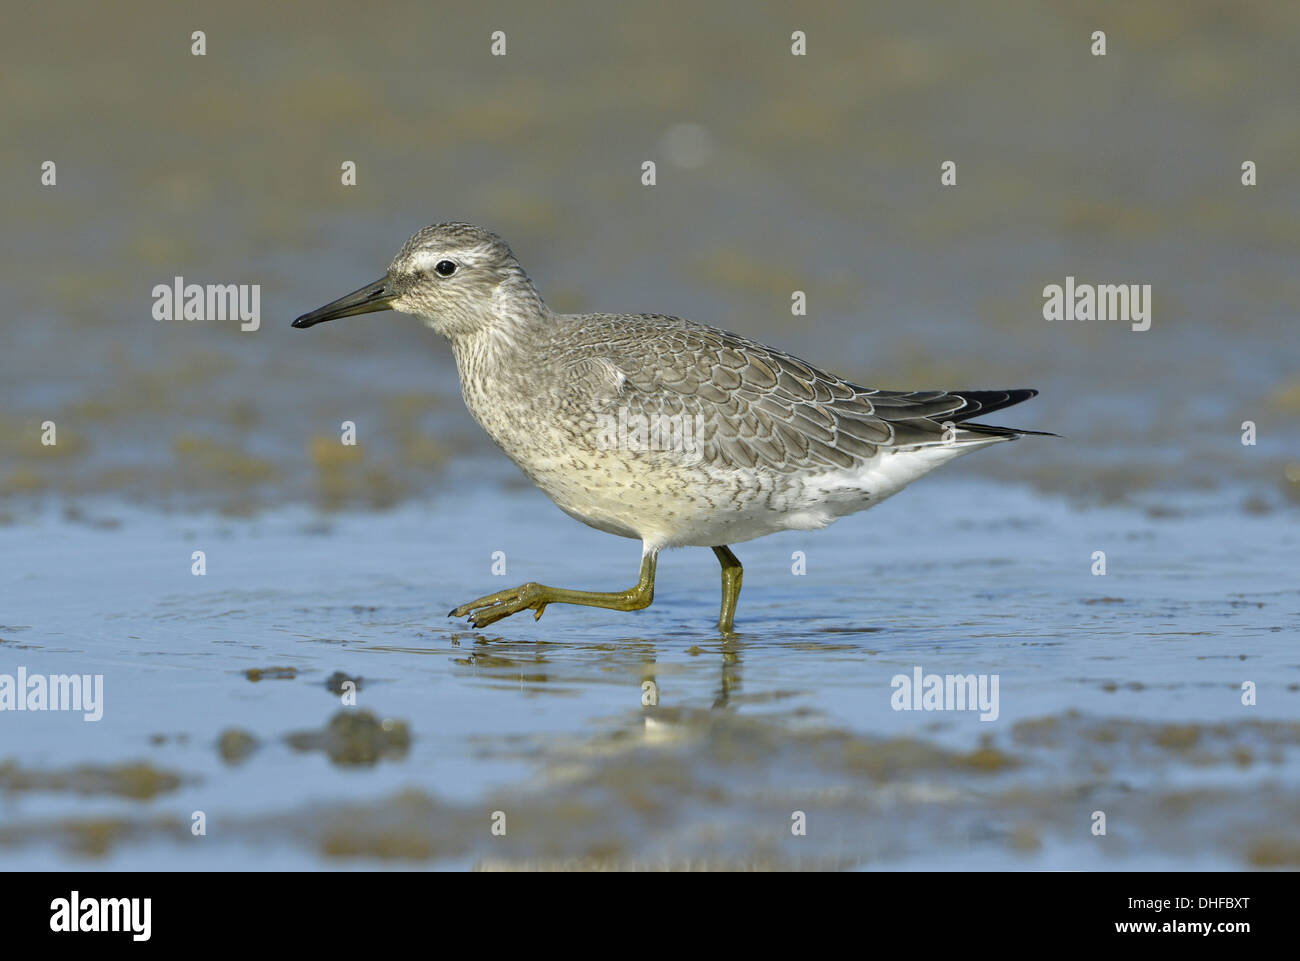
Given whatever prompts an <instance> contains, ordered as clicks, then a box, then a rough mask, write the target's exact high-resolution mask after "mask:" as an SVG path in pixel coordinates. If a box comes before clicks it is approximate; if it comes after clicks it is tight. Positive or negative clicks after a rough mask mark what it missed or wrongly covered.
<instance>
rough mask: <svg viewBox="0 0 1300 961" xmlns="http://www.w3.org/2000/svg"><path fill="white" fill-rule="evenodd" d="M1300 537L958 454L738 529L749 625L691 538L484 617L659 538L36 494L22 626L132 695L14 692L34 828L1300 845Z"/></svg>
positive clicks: (535, 844)
mask: <svg viewBox="0 0 1300 961" xmlns="http://www.w3.org/2000/svg"><path fill="white" fill-rule="evenodd" d="M1028 446H1029V445H1028V443H1027V442H1022V443H1021V444H1020V445H1017V447H1016V448H1012V449H1007V450H1005V451H1004V450H999V451H998V453H1007V454H1008V455H1009V456H1029V452H1028V450H1027V448H1028ZM1296 549H1297V536H1296V533H1295V530H1294V527H1292V526H1286V525H1279V524H1278V523H1276V521H1275V520H1274V519H1272V518H1267V517H1262V518H1261V517H1242V516H1239V515H1232V516H1230V517H1228V518H1225V517H1223V516H1221V515H1220V513H1219V512H1218V511H1216V510H1215V509H1214V505H1213V504H1212V503H1210V502H1208V501H1207V500H1205V499H1201V500H1199V501H1198V500H1197V499H1195V498H1188V499H1187V500H1186V503H1185V504H1184V506H1183V507H1182V508H1181V509H1180V510H1179V511H1178V512H1177V513H1176V514H1173V515H1172V516H1159V517H1148V516H1144V515H1141V514H1138V513H1136V512H1134V511H1131V510H1123V509H1114V508H1098V509H1092V510H1085V511H1078V510H1075V509H1072V508H1070V507H1069V506H1067V505H1066V504H1065V503H1063V502H1062V501H1060V500H1059V499H1054V498H1044V497H1040V496H1036V495H1030V494H1027V493H1025V492H1024V490H1023V489H1020V488H1010V489H1005V488H999V487H995V486H991V485H988V484H987V483H983V482H969V481H967V482H961V481H960V480H959V479H953V478H934V479H932V480H931V481H930V482H929V483H925V484H921V485H918V486H917V487H916V488H914V489H913V490H911V491H909V492H908V493H907V494H905V495H903V496H901V497H898V498H895V499H894V500H892V501H890V502H887V503H886V504H884V505H882V506H880V507H879V508H877V509H875V510H874V511H872V512H870V513H869V514H866V515H862V516H859V517H855V518H851V519H849V520H847V521H844V522H841V523H839V524H838V525H836V526H835V527H833V528H831V529H830V530H828V531H824V532H818V533H816V534H806V535H805V534H787V535H780V536H776V537H771V538H768V539H766V540H763V541H759V542H756V543H753V544H750V545H742V548H740V549H738V552H739V554H740V556H741V558H742V560H744V561H745V563H746V579H745V588H744V593H743V595H742V598H741V607H740V617H739V618H738V628H739V630H740V632H741V633H740V634H739V635H738V636H735V637H731V638H723V637H720V636H718V635H717V634H716V632H714V631H712V630H710V628H709V625H710V624H711V623H712V621H713V619H714V618H716V604H717V599H718V588H717V584H716V580H717V570H716V564H715V562H714V560H713V558H712V556H711V554H710V553H709V552H707V551H702V550H688V551H680V552H672V553H670V554H668V555H665V557H664V559H663V561H662V562H661V565H660V577H659V585H658V591H657V596H656V600H655V604H654V605H653V606H652V607H651V608H649V609H648V610H646V611H643V612H636V613H630V614H629V613H617V612H609V611H598V610H589V609H582V608H570V607H563V606H552V607H551V608H549V609H548V610H547V612H546V615H545V617H544V618H543V619H542V620H541V621H540V622H536V623H535V622H533V621H532V619H531V618H530V617H516V618H512V619H509V620H507V621H504V622H501V623H500V624H498V625H495V626H494V628H493V629H490V630H487V631H481V632H480V631H472V630H468V629H466V628H464V627H463V626H462V625H459V624H457V623H456V622H452V621H449V620H448V619H447V618H446V617H445V616H444V615H445V612H446V611H447V610H448V609H449V608H450V607H452V606H453V605H454V604H456V603H459V602H461V601H463V600H466V599H468V598H469V597H471V596H475V595H477V594H478V593H481V592H484V591H487V590H490V589H494V588H499V587H501V586H505V582H509V583H512V584H513V583H516V582H519V581H522V580H527V579H533V578H537V579H542V580H545V581H547V582H550V583H556V584H561V585H566V586H582V587H593V588H598V589H610V588H615V587H620V586H624V582H625V581H626V582H628V583H630V582H631V580H632V579H633V578H634V577H635V567H636V563H637V550H636V546H635V544H634V543H633V542H630V541H621V540H617V539H615V538H610V537H607V536H602V535H599V534H597V533H595V532H588V531H586V530H584V529H580V528H578V527H577V526H576V525H575V524H574V523H573V522H572V521H570V520H569V519H568V518H565V517H564V516H563V515H561V514H560V513H559V512H558V511H557V510H555V509H554V508H553V507H552V506H551V505H550V504H549V502H547V501H546V500H545V499H544V498H542V497H541V495H539V494H535V493H533V492H531V491H528V492H511V491H509V490H505V489H501V488H499V487H497V486H495V485H490V484H487V483H479V484H472V485H471V484H468V483H467V484H465V485H464V487H462V488H460V489H459V492H457V493H448V494H445V495H441V496H437V497H435V498H432V499H430V500H428V501H421V502H418V503H411V504H408V505H406V506H403V507H402V508H400V509H397V510H394V511H391V512H384V513H366V514H344V515H339V516H336V517H332V518H330V519H328V520H322V519H321V518H320V517H319V516H317V515H316V514H314V513H312V512H309V511H304V510H297V509H285V510H281V511H275V512H271V513H269V514H267V515H264V516H262V517H260V518H258V519H256V520H244V519H226V518H221V517H217V516H212V515H192V516H191V515H187V516H178V515H159V514H155V513H149V512H143V511H139V510H136V509H114V508H109V507H105V508H102V509H100V508H96V509H89V508H87V509H86V510H85V512H84V514H82V515H80V516H77V517H75V518H71V519H70V518H67V517H63V516H59V515H58V514H53V513H50V514H45V515H40V516H34V517H31V518H27V519H24V520H23V521H21V522H19V523H16V524H13V525H11V526H9V527H6V528H3V529H0V551H2V552H3V554H4V556H6V557H9V558H20V559H21V564H20V565H13V564H11V565H8V566H7V567H6V570H5V573H4V578H3V582H2V583H0V587H2V589H3V591H4V594H5V597H6V598H7V600H6V605H5V619H6V623H5V624H4V625H3V626H0V638H2V639H3V643H2V644H0V656H3V657H4V663H5V665H6V669H8V666H9V665H12V664H15V663H16V664H21V665H24V666H25V667H26V669H27V670H28V672H29V673H90V674H95V673H98V674H103V676H104V685H105V693H104V708H103V710H104V716H103V718H102V720H100V721H98V722H85V721H83V720H81V719H80V717H77V716H72V715H58V714H51V713H46V714H37V713H24V714H11V715H8V716H5V717H4V721H5V725H6V744H5V754H6V755H7V758H8V760H7V761H6V762H5V766H4V767H2V768H0V786H2V787H4V788H6V789H7V790H6V791H5V795H4V798H5V799H4V802H3V803H4V806H3V809H2V810H3V820H2V822H0V844H3V845H4V846H5V847H6V848H7V849H8V850H7V851H6V861H7V863H9V864H12V865H17V866H23V865H26V866H32V867H37V866H48V865H50V864H61V863H75V864H81V865H85V864H91V865H103V866H114V867H117V866H124V867H135V866H157V865H162V866H168V867H185V868H196V869H197V868H204V867H208V866H212V865H218V866H227V867H234V866H237V865H241V864H253V865H259V866H265V867H300V866H317V865H329V866H332V867H333V866H340V865H353V866H364V865H373V864H377V863H382V864H386V865H412V866H416V865H432V866H467V865H479V866H485V867H492V866H515V867H519V866H530V865H531V866H548V865H549V866H556V865H561V864H566V863H567V864H571V865H577V864H585V865H587V866H605V867H638V866H639V867H646V868H653V867H656V866H688V865H689V864H690V863H692V862H693V863H695V864H696V865H697V866H705V865H707V864H712V865H715V866H759V867H779V866H787V867H797V866H803V867H902V868H908V867H959V866H972V867H973V866H990V865H992V866H999V867H1013V868H1015V867H1103V866H1121V867H1143V868H1149V867H1152V866H1174V867H1230V868H1231V867H1250V866H1259V865H1270V864H1288V865H1294V863H1295V858H1296V853H1297V849H1296V848H1295V846H1294V845H1295V838H1296V836H1297V835H1296V830H1297V825H1298V824H1300V821H1298V820H1297V815H1298V814H1300V811H1298V810H1297V802H1296V798H1297V796H1298V795H1297V793H1296V787H1297V783H1296V782H1297V780H1298V779H1300V753H1298V752H1297V747H1298V745H1300V724H1297V723H1296V720H1295V718H1296V714H1297V707H1300V660H1298V659H1297V657H1296V653H1295V651H1296V649H1295V623H1296V618H1297V614H1300V585H1297V583H1296V581H1295V579H1294V564H1293V558H1294V556H1295V552H1296ZM195 550H202V551H203V552H204V554H205V558H206V564H207V573H206V574H205V575H204V576H201V577H200V576H194V575H193V574H192V573H191V560H190V558H191V555H192V553H193V551H195ZM1095 550H1104V551H1105V552H1106V555H1107V572H1106V574H1105V575H1104V576H1097V575H1094V574H1092V573H1091V571H1092V568H1093V561H1092V553H1093V551H1095ZM494 551H502V552H504V555H505V559H506V561H505V562H506V565H507V574H506V576H505V577H504V578H502V577H495V576H493V575H492V573H491V565H492V557H491V554H492V553H493V552H494ZM795 552H803V557H804V561H805V563H806V573H805V574H802V575H797V574H794V573H792V569H793V567H794V566H796V565H795V562H794V561H792V558H793V557H795V556H796V555H795ZM918 667H919V668H921V669H922V670H923V671H924V672H925V673H938V674H949V673H951V674H969V673H976V674H991V675H997V676H998V678H999V689H998V704H997V707H998V716H997V717H996V719H991V720H988V721H981V720H980V719H979V717H978V716H977V715H976V714H974V713H969V712H967V713H956V712H949V713H938V712H925V711H919V712H918V711H896V710H894V709H893V708H892V707H891V695H892V694H893V688H892V686H891V681H892V679H893V678H894V676H895V675H898V674H906V675H908V676H910V675H911V674H912V673H913V671H914V669H916V668H918ZM337 673H341V674H342V675H344V676H346V677H347V678H349V679H353V680H354V681H356V683H357V684H359V688H360V689H359V691H358V693H357V705H356V710H352V709H349V710H347V711H344V710H343V708H342V707H341V700H340V697H339V695H338V693H337V691H332V690H331V685H334V686H335V687H336V688H337V685H338V684H339V682H340V680H341V679H340V678H339V677H337V676H336V674H337ZM331 679H332V680H331ZM1244 682H1251V683H1253V684H1255V685H1257V688H1258V695H1257V700H1258V703H1257V704H1256V705H1255V706H1253V707H1245V706H1243V704H1242V690H1241V688H1242V684H1243V683H1244ZM647 702H649V703H647ZM362 712H367V713H362ZM369 715H373V721H372V720H371V719H370V717H369ZM385 721H389V722H392V723H389V724H387V725H385V723H384V722H385ZM1098 810H1100V811H1104V812H1106V814H1107V816H1108V818H1109V830H1108V833H1107V835H1106V836H1105V837H1104V838H1098V837H1094V836H1092V834H1091V833H1090V825H1091V823H1092V821H1091V818H1092V816H1093V815H1092V812H1094V811H1098ZM194 811H203V812H205V813H206V816H207V818H208V822H207V823H208V833H207V835H206V836H205V837H194V836H192V835H191V833H190V832H189V831H188V830H187V825H188V824H189V823H190V818H191V817H192V814H193V812H194ZM497 811H500V812H504V813H505V817H506V828H507V833H506V836H505V837H496V836H493V834H492V833H491V827H492V823H493V821H492V818H493V812H497ZM795 811H802V812H804V814H805V815H806V817H807V819H808V824H809V830H808V834H807V835H806V836H803V837H795V836H793V835H792V834H791V830H790V825H791V818H792V816H793V812H795Z"/></svg>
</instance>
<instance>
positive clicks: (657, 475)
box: [293, 223, 1038, 633]
mask: <svg viewBox="0 0 1300 961" xmlns="http://www.w3.org/2000/svg"><path fill="white" fill-rule="evenodd" d="M387 309H392V310H398V311H402V312H403V313H408V314H414V315H415V316H417V317H419V318H420V320H422V321H424V323H425V324H426V325H427V326H428V327H431V328H433V329H434V330H435V331H437V332H438V333H440V334H442V335H443V336H444V337H446V338H447V339H448V340H449V341H450V342H451V347H452V351H453V353H454V354H455V357H456V365H457V368H458V369H459V372H460V386H461V393H462V395H463V396H464V398H465V405H466V406H467V407H468V408H469V411H470V413H471V414H472V415H473V416H474V419H475V420H477V421H478V423H479V424H480V425H481V426H482V427H483V429H484V430H485V431H487V433H488V436H490V437H491V438H492V439H493V440H494V441H495V442H496V443H497V445H498V446H499V447H500V448H501V449H502V450H503V451H505V453H506V455H507V456H508V457H509V458H510V459H511V460H513V461H514V462H515V464H517V465H518V466H519V468H520V469H521V470H522V471H523V472H524V473H525V474H527V475H528V477H529V479H531V480H532V482H533V483H534V484H536V485H537V486H538V487H540V488H541V489H542V490H543V491H545V492H546V494H547V495H548V496H549V497H550V498H551V500H553V501H555V503H556V504H557V505H558V506H559V507H560V509H561V510H563V511H564V512H565V513H566V514H568V515H570V516H571V517H575V518H577V519H578V520H580V521H582V522H583V523H584V524H589V525H590V526H592V527H594V528H596V529H597V530H602V531H607V532H609V533H611V534H618V535H620V536H622V537H632V538H636V539H638V540H640V541H641V573H640V577H639V578H638V580H637V583H636V586H634V587H631V588H629V589H627V590H622V591H611V592H597V591H576V590H567V589H564V588H559V587H547V586H545V585H542V584H536V583H528V584H524V585H522V586H520V587H516V588H513V589H511V590H505V591H497V592H496V593H495V594H488V595H487V596H485V597H480V598H478V599H477V600H474V601H470V602H469V603H468V604H462V605H461V606H460V607H457V608H456V609H454V610H453V611H452V612H451V614H450V615H449V616H453V617H462V616H466V615H468V617H469V620H470V623H471V624H472V625H473V626H475V627H485V626H487V625H488V624H491V623H493V622H495V621H499V620H501V619H502V618H503V617H509V616H510V615H511V614H516V613H518V612H519V611H522V610H525V609H528V610H532V611H534V612H535V615H534V616H535V617H538V618H540V617H541V616H542V612H543V611H544V610H546V606H547V605H548V604H584V605H587V606H590V607H605V608H611V609H613V610H619V611H632V610H639V609H641V608H644V607H647V606H649V604H650V602H651V601H652V600H653V599H654V580H655V564H656V561H657V559H658V556H659V552H660V551H661V550H663V549H664V548H666V547H711V548H713V553H714V554H716V555H717V557H718V560H719V561H720V562H721V564H722V612H721V615H720V616H719V618H718V627H719V629H720V630H722V631H723V632H724V633H730V632H731V631H732V628H733V624H734V619H735V613H736V601H737V599H738V598H739V596H740V581H741V573H742V571H741V566H740V561H738V560H737V559H736V555H735V554H733V553H732V552H731V549H730V548H729V547H728V546H727V545H728V544H736V543H739V542H741V541H747V540H751V539H753V538H755V537H761V536H763V535H764V534H771V533H773V532H776V531H785V530H813V529H817V528H821V527H825V526H826V525H828V524H830V523H831V522H832V521H834V520H836V519H837V518H840V517H843V516H844V515H846V514H852V513H855V512H857V511H860V510H864V509H866V508H868V507H871V506H872V505H874V504H877V503H879V502H880V501H882V500H884V499H885V498H886V497H888V496H890V495H891V494H894V493H896V492H898V491H900V490H902V489H903V488H904V487H905V486H907V485H908V484H909V483H911V482H912V481H914V480H916V479H917V478H918V477H920V476H922V475H923V474H928V473H929V472H930V471H932V470H934V469H935V468H936V467H938V466H939V465H941V464H944V463H947V462H948V461H950V460H952V459H954V458H956V457H959V456H961V455H962V454H966V453H969V452H970V451H972V450H975V449H977V448H980V447H986V446H988V445H989V444H996V443H1000V442H1003V441H1008V440H1014V439H1015V438H1017V437H1019V436H1021V435H1022V434H1032V433H1038V432H1037V431H1025V430H1015V429H1012V428H1008V427H994V426H990V425H987V424H973V423H971V422H970V418H972V417H974V416H976V415H982V414H988V413H991V412H992V411H996V410H1001V409H1002V408H1003V407H1010V406H1011V405H1012V404H1018V403H1020V402H1021V401H1022V400H1026V399H1028V398H1030V397H1033V396H1034V395H1035V394H1036V393H1037V391H1034V390H1028V389H1012V390H918V391H892V390H873V389H871V388H867V387H859V386H858V385H857V384H852V383H849V382H848V381H846V380H843V379H841V378H839V377H836V376H835V375H834V374H829V373H827V372H826V371H823V370H819V369H818V368H816V367H814V366H812V365H811V364H808V363H805V362H804V361H802V360H799V359H798V358H797V357H793V356H791V355H790V354H786V353H783V352H782V351H779V350H776V349H774V348H771V347H766V346H764V345H763V344H760V343H758V342H756V341H753V340H750V339H748V338H747V337H742V336H740V335H739V334H733V333H729V332H727V331H724V330H718V329H716V328H713V327H709V326H706V325H704V324H697V323H693V322H691V321H689V320H682V319H681V318H678V317H664V316H661V315H658V314H557V313H553V312H552V311H551V310H549V309H548V308H547V306H546V304H545V303H544V302H543V301H542V298H541V296H540V295H539V294H538V293H537V289H536V288H535V287H534V286H533V284H532V281H530V280H529V279H528V275H527V274H525V273H524V270H523V268H522V267H521V266H520V265H519V262H518V261H517V260H516V259H515V256H514V254H512V253H511V252H510V248H509V247H507V246H506V244H505V242H504V241H502V240H501V238H500V237H498V236H496V235H495V234H493V233H490V232H488V231H486V230H484V229H482V228H481V227H475V226H472V225H470V224H460V223H447V224H436V225H434V226H432V227H425V228H424V229H423V230H421V231H420V232H419V233H417V234H416V235H415V236H414V237H412V238H411V239H410V240H408V241H407V242H406V244H405V245H404V246H403V247H402V249H401V250H400V251H398V253H397V256H396V257H395V258H393V262H392V263H391V264H389V266H388V273H387V274H385V275H384V276H383V277H382V278H380V279H379V280H377V281H375V282H374V283H371V284H366V285H365V286H364V287H362V288H361V289H359V290H356V291H353V292H352V293H350V294H348V295H346V296H344V297H340V298H339V299H338V300H336V301H334V302H333V303H330V304H326V305H325V306H324V307H321V308H320V309H319V310H314V311H312V312H311V313H309V314H303V315H302V316H301V317H299V318H298V319H297V320H295V321H294V322H293V326H295V327H311V326H313V325H315V324H319V323H322V322H324V321H327V320H334V319H336V318H339V317H347V316H350V315H352V314H364V313H369V312H371V311H376V310H387Z"/></svg>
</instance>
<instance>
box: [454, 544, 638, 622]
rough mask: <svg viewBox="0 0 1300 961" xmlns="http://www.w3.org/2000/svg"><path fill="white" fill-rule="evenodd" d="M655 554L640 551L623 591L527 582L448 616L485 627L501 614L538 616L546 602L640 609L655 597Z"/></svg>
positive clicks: (491, 595) (627, 609)
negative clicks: (636, 570) (635, 573)
mask: <svg viewBox="0 0 1300 961" xmlns="http://www.w3.org/2000/svg"><path fill="white" fill-rule="evenodd" d="M658 557H659V553H658V551H646V552H645V553H644V554H643V555H642V557H641V576H640V578H639V579H638V580H637V583H636V586H635V587H632V588H629V589H628V590H626V591H608V592H607V591H571V590H568V589H566V588H563V587H547V586H546V585H545V584H536V583H533V582H529V583H527V584H521V585H520V586H519V587H515V588H511V589H510V590H507V591H497V592H496V593H495V594H488V595H487V596H485V597H480V598H479V599H478V600H476V601H470V602H469V603H468V604H462V605H461V606H460V607H458V608H456V609H455V610H453V611H452V612H451V613H450V614H448V615H447V616H448V617H464V616H465V615H467V614H468V615H469V622H470V625H471V626H472V627H487V625H489V624H492V623H495V622H496V621H499V620H501V619H502V618H503V617H509V616H510V615H511V614H518V613H519V612H520V611H522V610H528V609H531V610H533V611H534V612H535V613H534V614H533V620H538V619H539V618H541V616H542V612H543V611H545V610H546V605H547V604H581V605H583V606H585V607H605V608H609V609H610V610H614V611H639V610H641V608H643V607H649V606H650V602H651V601H653V600H654V599H655V563H656V561H657V560H658Z"/></svg>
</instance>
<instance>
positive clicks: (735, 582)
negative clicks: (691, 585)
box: [713, 545, 745, 634]
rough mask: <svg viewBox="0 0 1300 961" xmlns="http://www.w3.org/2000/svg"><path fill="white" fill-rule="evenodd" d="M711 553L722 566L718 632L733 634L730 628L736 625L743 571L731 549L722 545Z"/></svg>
mask: <svg viewBox="0 0 1300 961" xmlns="http://www.w3.org/2000/svg"><path fill="white" fill-rule="evenodd" d="M713 553H714V554H716V555H717V556H718V563H720V564H721V565H722V613H720V614H719V615H718V630H720V631H721V632H722V633H723V634H733V633H735V632H734V631H733V630H732V628H733V627H734V626H735V623H736V602H737V601H739V600H740V581H741V578H743V577H744V574H745V570H744V568H743V567H741V566H740V560H739V559H738V558H737V557H736V555H735V554H733V553H731V548H730V547H727V546H726V545H723V546H722V547H715V548H714V549H713Z"/></svg>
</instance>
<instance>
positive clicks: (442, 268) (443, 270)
mask: <svg viewBox="0 0 1300 961" xmlns="http://www.w3.org/2000/svg"><path fill="white" fill-rule="evenodd" d="M433 269H434V270H436V271H437V272H438V276H440V277H450V276H451V275H452V274H454V273H455V272H456V265H455V264H454V263H452V262H451V261H450V260H440V261H438V262H437V263H436V264H434V265H433Z"/></svg>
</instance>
